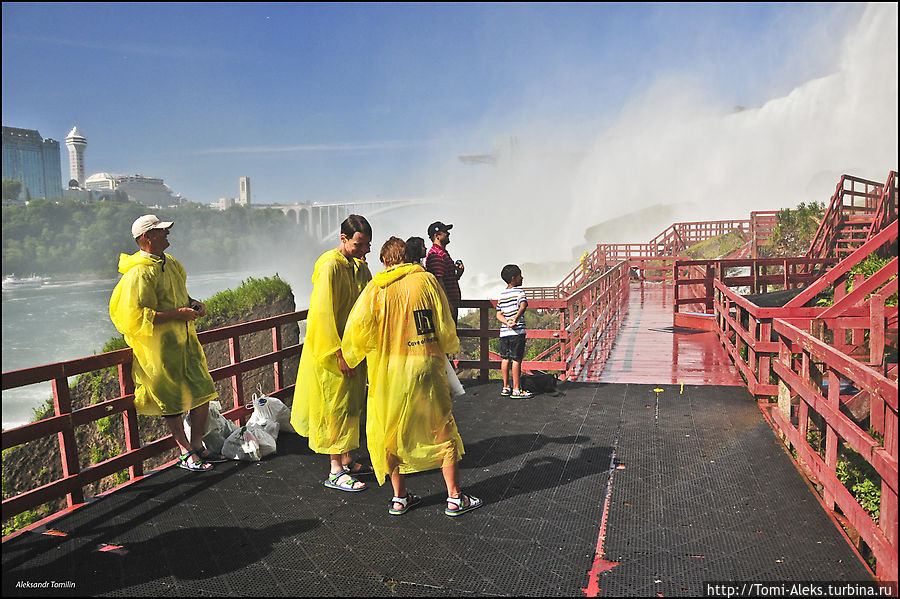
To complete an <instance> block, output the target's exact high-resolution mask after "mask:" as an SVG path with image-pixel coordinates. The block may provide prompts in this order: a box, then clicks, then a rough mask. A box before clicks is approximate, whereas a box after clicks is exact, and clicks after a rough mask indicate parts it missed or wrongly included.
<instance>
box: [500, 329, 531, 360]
mask: <svg viewBox="0 0 900 599" xmlns="http://www.w3.org/2000/svg"><path fill="white" fill-rule="evenodd" d="M524 357H525V335H509V336H507V337H500V359H501V360H512V361H513V362H521V361H522V358H524Z"/></svg>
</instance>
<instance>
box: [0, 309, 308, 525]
mask: <svg viewBox="0 0 900 599" xmlns="http://www.w3.org/2000/svg"><path fill="white" fill-rule="evenodd" d="M306 315H307V311H306V310H302V311H299V312H292V313H288V314H283V315H280V316H275V317H271V318H266V319H262V320H257V321H253V322H248V323H243V324H238V325H233V326H228V327H223V328H220V329H214V330H210V331H204V332H201V333H199V334H198V337H199V339H200V342H201V343H202V344H203V345H207V344H209V343H213V342H216V341H227V342H228V344H229V349H230V352H229V353H230V355H231V363H230V364H228V365H226V366H223V367H221V368H215V369H213V370H211V371H210V375H212V378H213V380H214V381H219V380H224V379H231V381H232V399H233V402H232V405H231V407H230V409H229V410H227V411H225V412H224V413H223V415H224V416H225V417H226V418H230V419H232V420H236V421H237V420H241V419H243V418H246V417H247V416H248V415H249V414H250V413H251V410H250V409H249V408H247V407H245V406H244V389H243V381H242V379H243V377H242V376H241V375H242V374H243V373H247V372H250V371H253V370H255V369H258V368H264V367H267V366H268V367H272V368H273V369H274V376H275V381H276V387H277V388H276V390H275V391H274V392H273V394H283V393H289V392H290V390H291V389H293V385H291V386H290V387H287V388H283V387H281V385H282V381H283V380H284V372H283V367H282V364H281V362H282V361H283V360H286V359H288V358H290V357H292V356H297V355H299V354H300V351H301V347H302V345H301V344H299V343H298V344H294V345H291V346H288V347H282V341H281V332H280V327H281V326H282V325H286V324H291V323H296V322H299V321H301V320H305V319H306ZM266 329H271V330H272V351H271V352H270V353H267V354H264V355H261V356H256V357H253V358H249V359H246V360H242V359H241V356H240V354H241V351H240V337H241V336H243V335H249V334H251V333H255V332H257V331H263V330H266ZM131 363H132V353H131V349H121V350H117V351H113V352H107V353H103V354H99V355H96V356H91V357H88V358H81V359H78V360H70V361H67V362H58V363H55V364H48V365H46V366H36V367H33V368H25V369H23V370H16V371H12V372H4V373H3V382H2V386H3V390H4V391H5V390H7V389H15V388H18V387H24V386H26V385H32V384H35V383H41V382H47V381H49V382H51V385H52V390H53V406H54V412H53V415H52V416H50V417H48V418H44V419H42V420H38V421H36V422H32V423H30V424H25V425H23V426H19V427H16V428H12V429H9V430H5V431H3V450H4V451H6V450H7V449H10V448H12V447H17V446H19V445H22V444H24V443H28V442H31V441H35V440H37V439H40V438H44V437H52V436H53V435H56V436H57V440H58V443H59V452H60V456H61V459H62V478H59V479H57V480H54V481H51V482H50V483H48V484H45V485H43V486H40V487H37V488H35V489H32V490H30V491H27V492H25V493H21V494H19V495H16V496H14V497H10V498H7V499H4V500H3V520H6V519H8V518H11V517H13V516H15V515H17V514H20V513H22V512H24V511H25V510H29V509H32V508H35V507H37V506H40V505H43V504H44V503H47V502H48V501H52V500H55V499H59V498H62V497H66V503H67V505H68V506H69V507H70V508H71V507H74V506H76V505H80V504H83V503H84V500H85V498H84V491H83V489H84V487H85V486H87V485H89V484H91V483H93V482H96V481H98V480H100V479H102V478H105V477H107V476H110V475H113V474H115V473H117V472H120V471H123V470H126V469H127V470H128V473H129V480H130V481H134V480H137V479H139V478H141V477H142V476H143V464H144V462H145V461H147V460H148V459H150V458H153V457H156V456H158V455H160V454H162V453H163V452H165V451H168V450H170V449H172V448H174V447H175V446H176V443H175V440H174V439H173V438H172V436H171V435H167V436H164V437H161V438H159V439H157V440H155V441H151V442H149V443H147V444H145V445H141V443H140V435H139V431H138V420H137V412H136V411H135V409H134V385H133V382H132V378H131ZM110 367H116V368H117V369H118V378H119V390H120V395H119V396H117V397H114V398H111V399H107V400H105V401H101V402H99V403H96V404H94V405H91V406H87V407H84V408H79V409H74V410H73V409H72V400H71V397H70V394H69V383H68V377H72V376H78V375H81V374H85V373H89V372H94V371H98V370H104V369H106V368H110ZM223 407H224V406H223ZM116 414H122V418H123V422H124V432H125V439H124V442H125V443H124V447H125V450H124V451H123V453H121V454H119V455H117V456H115V457H112V458H110V459H108V460H104V461H101V462H99V463H96V464H92V465H90V466H88V467H87V468H84V469H82V468H81V467H80V460H79V449H81V450H85V449H86V448H79V447H78V446H77V443H76V440H75V428H76V427H77V426H81V425H84V424H87V423H90V422H95V421H97V420H99V419H101V418H106V417H109V416H113V415H116ZM125 484H128V483H125Z"/></svg>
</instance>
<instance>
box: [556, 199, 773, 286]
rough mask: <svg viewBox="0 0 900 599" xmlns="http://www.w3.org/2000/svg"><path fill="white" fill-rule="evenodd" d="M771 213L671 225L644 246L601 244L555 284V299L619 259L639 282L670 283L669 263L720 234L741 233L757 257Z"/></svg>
mask: <svg viewBox="0 0 900 599" xmlns="http://www.w3.org/2000/svg"><path fill="white" fill-rule="evenodd" d="M775 215H776V213H775V212H771V211H761V212H753V213H751V217H750V219H749V220H747V219H743V220H714V221H693V222H680V223H674V224H672V225H670V226H669V227H667V228H666V229H665V230H663V231H662V232H661V233H660V234H659V235H657V236H656V237H654V238H653V239H651V240H650V241H649V242H648V243H602V244H598V245H597V246H596V247H595V248H594V250H593V251H591V252H590V253H585V255H584V256H583V257H582V258H581V260H580V262H579V264H578V266H576V267H575V268H574V269H572V271H571V272H569V273H568V274H567V275H566V276H565V277H563V279H562V281H560V283H559V285H557V296H558V297H566V296H567V295H569V294H571V293H573V292H574V291H575V290H577V289H580V288H581V287H583V286H584V285H585V284H586V283H587V282H588V281H589V280H590V279H591V278H592V277H595V276H596V275H597V273H603V272H606V271H607V270H608V269H609V268H611V267H612V266H614V265H615V264H618V263H619V262H621V261H622V260H628V261H629V267H630V268H632V269H635V270H636V271H637V274H638V276H639V277H640V278H642V279H643V280H650V281H663V280H671V276H672V275H671V270H670V269H669V268H668V267H669V265H670V262H671V261H673V260H678V259H682V260H684V259H687V256H683V255H681V252H683V251H684V250H685V249H686V248H688V247H690V246H692V245H695V244H697V243H700V242H702V241H706V240H708V239H712V238H714V237H718V236H719V235H724V234H727V233H730V232H732V231H741V232H742V233H743V235H744V238H745V239H748V241H747V245H748V248H747V252H746V253H749V254H750V255H751V256H752V257H757V256H758V253H757V252H758V248H759V247H760V246H762V245H765V244H766V243H767V242H768V240H769V238H770V237H771V235H772V231H773V230H774V227H775Z"/></svg>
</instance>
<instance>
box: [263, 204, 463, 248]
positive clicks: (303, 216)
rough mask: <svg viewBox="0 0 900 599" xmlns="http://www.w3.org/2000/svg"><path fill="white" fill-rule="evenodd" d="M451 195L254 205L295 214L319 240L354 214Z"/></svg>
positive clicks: (376, 212) (335, 231)
mask: <svg viewBox="0 0 900 599" xmlns="http://www.w3.org/2000/svg"><path fill="white" fill-rule="evenodd" d="M449 202H450V199H449V198H444V197H439V198H408V199H394V200H370V201H362V202H335V203H319V202H315V203H312V204H272V205H267V206H260V205H257V206H254V207H258V208H271V209H275V210H281V211H282V212H284V213H285V214H287V215H288V216H291V217H293V218H294V219H295V220H296V222H297V225H299V227H300V228H301V229H303V230H304V231H306V232H307V233H309V234H310V235H313V236H315V238H316V239H318V240H319V241H327V240H329V239H334V238H337V236H338V234H339V233H340V228H341V223H342V222H344V219H346V218H347V217H348V216H350V215H351V214H361V215H362V216H365V217H366V218H369V217H373V216H377V215H379V214H382V213H384V212H389V211H391V210H398V209H401V208H406V207H408V206H420V205H426V204H447V203H449Z"/></svg>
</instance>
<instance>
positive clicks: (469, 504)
mask: <svg viewBox="0 0 900 599" xmlns="http://www.w3.org/2000/svg"><path fill="white" fill-rule="evenodd" d="M447 503H451V504H453V505H455V506H456V509H453V510H451V509H450V508H444V513H445V514H447V515H448V516H453V517H455V516H461V515H463V514H465V513H466V512H471V511H472V510H474V509H478V508H480V507H481V506H482V505H484V501H482V500H481V499H478V498H477V497H471V496H469V495H460V496H459V497H450V496H449V495H448V496H447Z"/></svg>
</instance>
